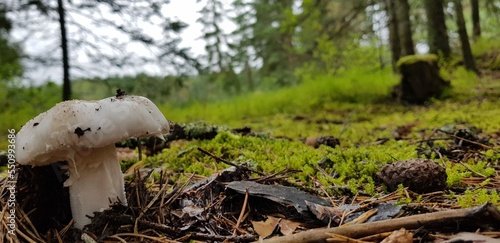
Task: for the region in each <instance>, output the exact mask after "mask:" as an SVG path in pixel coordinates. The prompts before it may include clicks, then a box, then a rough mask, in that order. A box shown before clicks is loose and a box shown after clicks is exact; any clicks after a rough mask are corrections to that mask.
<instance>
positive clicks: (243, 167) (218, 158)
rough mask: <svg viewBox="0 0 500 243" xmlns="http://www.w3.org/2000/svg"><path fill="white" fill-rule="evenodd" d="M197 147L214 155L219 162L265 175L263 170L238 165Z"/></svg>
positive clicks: (206, 152) (205, 152) (209, 154)
mask: <svg viewBox="0 0 500 243" xmlns="http://www.w3.org/2000/svg"><path fill="white" fill-rule="evenodd" d="M197 149H198V151H200V152H202V153H204V154H206V155H208V156H210V157H212V158H213V159H215V160H217V161H219V162H222V163H224V164H228V165H230V166H234V167H236V168H238V169H245V170H248V171H251V172H253V173H256V174H258V175H260V176H264V175H265V174H264V173H262V172H260V171H256V170H254V169H251V168H248V166H241V165H237V164H235V163H233V162H231V161H229V160H226V159H223V158H221V157H217V156H215V155H214V154H212V153H210V152H208V151H206V150H204V149H202V148H200V147H198V148H197Z"/></svg>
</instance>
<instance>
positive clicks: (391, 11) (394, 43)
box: [384, 0, 401, 71]
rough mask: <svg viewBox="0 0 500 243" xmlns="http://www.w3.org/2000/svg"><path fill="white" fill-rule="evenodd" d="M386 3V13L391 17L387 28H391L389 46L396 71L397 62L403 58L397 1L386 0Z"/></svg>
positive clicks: (393, 68)
mask: <svg viewBox="0 0 500 243" xmlns="http://www.w3.org/2000/svg"><path fill="white" fill-rule="evenodd" d="M384 3H385V8H386V10H385V11H386V13H387V16H389V20H388V21H387V24H388V26H387V27H388V28H389V45H390V48H391V61H392V70H393V71H396V70H397V69H396V62H397V61H398V60H399V58H401V45H400V40H399V32H398V22H397V16H396V9H395V8H396V6H395V0H385V2H384Z"/></svg>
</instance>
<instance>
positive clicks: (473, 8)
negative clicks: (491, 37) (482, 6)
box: [470, 0, 481, 40]
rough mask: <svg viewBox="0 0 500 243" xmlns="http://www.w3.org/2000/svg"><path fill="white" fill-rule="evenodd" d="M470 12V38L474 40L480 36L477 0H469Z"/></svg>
mask: <svg viewBox="0 0 500 243" xmlns="http://www.w3.org/2000/svg"><path fill="white" fill-rule="evenodd" d="M470 5H471V14H472V38H473V39H474V40H477V39H479V37H481V21H480V17H479V0H471V1H470Z"/></svg>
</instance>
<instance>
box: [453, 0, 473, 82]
mask: <svg viewBox="0 0 500 243" xmlns="http://www.w3.org/2000/svg"><path fill="white" fill-rule="evenodd" d="M453 5H454V8H455V21H456V23H457V28H458V35H459V37H460V44H461V47H462V56H463V59H464V65H465V68H466V69H468V70H471V71H474V72H476V73H479V70H478V69H477V67H476V63H475V62H474V57H473V56H472V51H471V48H470V43H469V36H468V34H467V29H466V27H465V20H464V13H463V7H462V1H461V0H454V1H453Z"/></svg>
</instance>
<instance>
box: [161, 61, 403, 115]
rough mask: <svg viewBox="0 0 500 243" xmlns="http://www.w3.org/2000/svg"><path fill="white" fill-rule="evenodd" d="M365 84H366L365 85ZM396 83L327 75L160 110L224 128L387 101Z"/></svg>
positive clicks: (358, 73) (370, 76) (387, 76)
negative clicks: (330, 107) (233, 123)
mask: <svg viewBox="0 0 500 243" xmlns="http://www.w3.org/2000/svg"><path fill="white" fill-rule="evenodd" d="M368 80H369V84H366V82H367V81H368ZM396 82H397V77H395V76H394V75H393V74H392V73H391V72H390V71H389V70H383V71H378V72H375V73H373V72H367V71H364V70H352V71H350V72H346V73H345V74H343V75H339V76H336V77H332V76H329V75H317V76H314V77H309V79H308V80H304V82H303V83H302V84H300V85H297V86H293V87H289V88H284V89H280V90H276V91H267V92H256V93H251V94H245V95H242V96H239V97H235V98H233V99H228V100H221V101H218V102H214V103H208V104H205V103H204V104H200V103H198V104H192V105H190V106H188V107H183V108H176V107H173V106H171V105H164V106H161V107H160V108H161V110H162V111H163V112H164V114H165V115H166V116H167V117H168V118H170V119H172V120H174V121H178V122H191V121H196V120H200V119H203V120H206V121H209V122H213V123H218V124H227V123H228V122H229V123H230V121H234V120H241V119H245V118H250V117H251V118H253V119H256V118H260V117H265V116H269V115H272V114H296V113H301V112H307V111H310V110H311V109H319V108H321V107H323V108H327V107H324V104H329V102H333V103H336V102H348V103H362V104H366V103H369V102H372V101H376V100H380V99H383V98H385V97H387V96H388V90H389V88H390V87H391V85H393V84H395V83H396ZM340 106H349V105H348V104H343V105H340ZM353 106H356V105H355V104H353Z"/></svg>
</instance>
